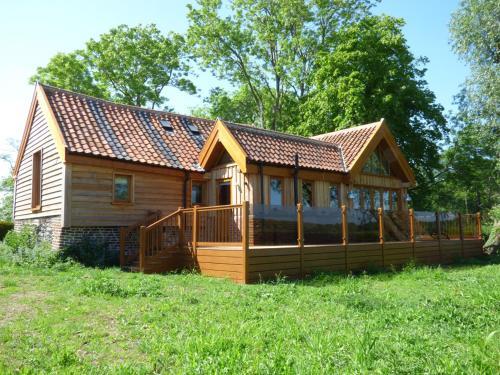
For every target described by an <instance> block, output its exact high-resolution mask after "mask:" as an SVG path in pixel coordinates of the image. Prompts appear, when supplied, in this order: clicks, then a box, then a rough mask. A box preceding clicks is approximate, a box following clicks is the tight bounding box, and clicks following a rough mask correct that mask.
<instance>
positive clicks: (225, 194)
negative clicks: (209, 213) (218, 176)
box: [217, 180, 231, 205]
mask: <svg viewBox="0 0 500 375" xmlns="http://www.w3.org/2000/svg"><path fill="white" fill-rule="evenodd" d="M217 204H219V205H225V204H231V181H229V180H222V181H219V182H218V186H217Z"/></svg>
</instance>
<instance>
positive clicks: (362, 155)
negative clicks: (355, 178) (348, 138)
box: [349, 119, 415, 185]
mask: <svg viewBox="0 0 500 375" xmlns="http://www.w3.org/2000/svg"><path fill="white" fill-rule="evenodd" d="M381 142H385V143H386V144H387V147H388V149H389V151H390V152H391V154H392V156H393V157H394V159H395V161H396V162H397V163H398V166H399V168H400V169H401V171H402V173H403V174H404V176H405V177H406V179H407V180H408V182H410V183H411V184H412V185H414V184H415V175H414V174H413V170H412V169H411V167H410V165H409V164H408V161H407V160H406V158H405V156H404V154H403V152H402V151H401V149H400V148H399V146H398V145H397V143H396V140H395V139H394V136H393V135H392V133H391V131H390V130H389V127H388V126H387V123H386V121H385V120H384V119H381V120H380V123H379V125H378V127H377V129H376V131H375V132H374V133H373V134H372V136H371V138H370V139H369V140H368V142H366V144H365V146H364V148H363V149H362V150H361V151H360V152H359V154H358V155H357V157H356V159H355V160H354V162H353V164H352V167H351V170H350V171H349V172H350V173H351V175H358V174H359V173H361V172H362V169H363V166H364V165H365V163H366V161H367V160H368V158H369V157H370V156H371V154H372V153H373V152H374V151H375V150H376V149H377V147H378V146H379V145H380V144H381Z"/></svg>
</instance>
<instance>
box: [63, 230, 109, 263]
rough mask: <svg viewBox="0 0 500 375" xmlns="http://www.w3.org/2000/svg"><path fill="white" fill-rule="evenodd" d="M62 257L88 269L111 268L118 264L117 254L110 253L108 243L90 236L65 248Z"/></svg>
mask: <svg viewBox="0 0 500 375" xmlns="http://www.w3.org/2000/svg"><path fill="white" fill-rule="evenodd" d="M60 256H61V259H71V260H73V261H75V262H78V263H81V264H83V265H84V266H88V267H109V266H113V265H116V264H117V263H118V259H117V256H116V254H113V253H112V252H110V251H109V249H108V243H107V242H106V241H97V240H95V239H93V238H91V237H90V236H87V237H84V238H83V239H82V240H81V241H79V242H77V243H74V244H72V245H69V246H67V247H66V248H64V249H63V250H61V252H60Z"/></svg>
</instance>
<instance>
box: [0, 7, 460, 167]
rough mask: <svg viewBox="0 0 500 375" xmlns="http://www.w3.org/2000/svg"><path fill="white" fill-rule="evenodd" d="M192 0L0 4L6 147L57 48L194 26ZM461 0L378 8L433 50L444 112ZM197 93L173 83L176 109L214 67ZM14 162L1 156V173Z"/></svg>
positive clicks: (16, 135) (434, 84) (454, 68)
mask: <svg viewBox="0 0 500 375" xmlns="http://www.w3.org/2000/svg"><path fill="white" fill-rule="evenodd" d="M189 2H191V1H188V0H163V1H160V0H141V1H131V0H105V1H102V0H100V1H96V0H85V1H82V0H79V1H69V0H50V1H39V0H16V1H5V2H2V5H1V9H2V11H1V12H0V52H1V55H0V56H1V58H0V84H1V88H0V113H1V116H0V154H4V153H11V154H15V150H13V148H12V146H11V143H12V140H14V141H19V140H20V138H21V136H22V133H23V129H24V125H25V122H26V117H27V114H28V110H29V104H30V101H31V98H32V95H33V86H32V85H30V84H29V83H28V80H29V77H30V76H32V75H33V74H34V73H35V71H36V68H37V67H38V66H44V65H46V64H47V62H48V61H49V60H50V58H51V57H52V56H53V55H55V54H56V53H58V52H71V51H73V50H75V49H79V48H82V47H83V46H84V44H85V42H86V41H87V40H88V39H90V38H94V39H95V38H98V36H99V35H100V34H102V33H105V32H107V31H108V30H109V29H110V28H112V27H114V26H117V25H120V24H127V25H130V26H132V25H137V24H148V23H155V24H157V25H158V27H159V28H160V29H161V30H162V31H164V32H168V31H175V32H178V33H183V32H184V31H186V29H187V21H186V13H187V9H186V4H188V3H189ZM458 3H459V0H437V1H436V0H382V2H381V3H380V4H379V5H378V6H377V7H376V9H375V10H374V12H375V13H376V14H382V13H384V14H387V15H390V16H394V17H400V18H403V19H404V20H405V22H406V25H405V27H404V29H403V31H404V34H405V36H406V38H407V41H408V45H409V47H410V50H411V51H412V53H413V54H414V55H415V56H417V57H418V56H426V57H428V58H429V60H430V62H429V64H428V65H427V69H428V70H427V74H426V79H427V82H428V84H429V88H430V89H431V90H432V91H434V93H435V94H436V97H437V101H438V102H439V103H441V104H442V105H443V106H444V108H445V113H448V112H449V111H450V110H453V108H454V106H453V96H454V95H455V94H456V93H457V92H458V90H459V87H460V84H461V83H462V82H463V81H464V80H465V77H466V75H467V73H468V70H467V68H466V66H465V65H464V64H463V63H462V62H461V61H459V60H458V58H457V56H456V55H455V54H454V53H453V52H452V51H451V47H450V44H449V32H448V24H449V21H450V17H451V13H452V12H453V11H454V10H455V9H457V7H458ZM193 80H194V81H195V83H196V85H197V87H198V90H199V92H198V94H197V95H195V96H192V95H188V94H185V93H182V92H180V91H178V90H175V89H169V90H168V91H167V92H166V93H165V94H166V96H167V97H169V99H170V101H169V102H168V105H169V106H170V107H173V108H174V110H175V112H178V113H188V112H189V111H190V109H191V108H194V107H196V106H198V105H200V104H202V100H203V98H204V97H205V96H207V94H208V91H209V90H210V88H211V87H214V86H217V85H220V83H219V82H217V81H216V80H215V79H214V78H213V77H212V76H211V75H210V74H209V73H200V75H199V76H198V77H195V78H194V79H193ZM8 173H9V165H8V164H7V163H3V162H1V161H0V176H5V175H7V174H8Z"/></svg>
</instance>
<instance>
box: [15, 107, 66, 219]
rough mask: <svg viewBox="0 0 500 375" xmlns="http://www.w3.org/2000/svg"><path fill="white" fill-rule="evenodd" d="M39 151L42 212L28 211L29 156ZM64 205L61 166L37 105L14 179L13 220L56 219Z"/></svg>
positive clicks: (30, 168)
mask: <svg viewBox="0 0 500 375" xmlns="http://www.w3.org/2000/svg"><path fill="white" fill-rule="evenodd" d="M40 150H41V151H42V168H41V198H42V199H41V210H40V211H37V212H32V211H31V183H32V182H31V178H32V168H33V163H32V156H33V153H34V152H36V151H40ZM62 205H63V163H62V161H61V159H60V157H59V155H58V153H57V150H56V145H55V142H54V139H53V138H52V135H51V133H50V131H49V127H48V124H47V121H46V119H45V117H44V115H43V113H42V110H41V108H40V106H38V105H37V107H36V109H35V115H34V118H33V124H32V128H31V132H30V134H29V138H28V143H27V144H26V150H25V152H24V155H23V158H22V160H21V163H20V167H19V172H18V174H17V178H16V189H15V206H14V216H15V219H16V220H23V219H31V218H39V217H46V216H59V215H61V212H62Z"/></svg>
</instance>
